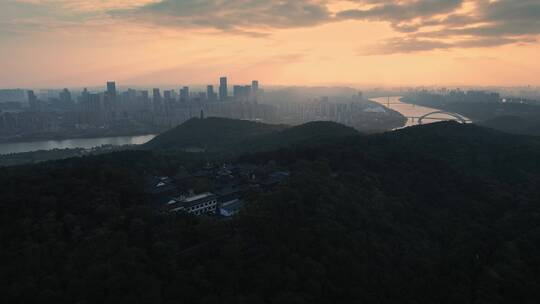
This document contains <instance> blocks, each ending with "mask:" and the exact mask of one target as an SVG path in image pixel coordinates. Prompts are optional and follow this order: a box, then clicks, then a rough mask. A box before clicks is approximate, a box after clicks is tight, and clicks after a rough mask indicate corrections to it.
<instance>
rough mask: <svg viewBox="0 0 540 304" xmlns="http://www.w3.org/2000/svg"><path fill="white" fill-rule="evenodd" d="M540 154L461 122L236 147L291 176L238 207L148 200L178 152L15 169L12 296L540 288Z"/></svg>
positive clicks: (6, 194)
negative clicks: (225, 215) (167, 205)
mask: <svg viewBox="0 0 540 304" xmlns="http://www.w3.org/2000/svg"><path fill="white" fill-rule="evenodd" d="M184 156H185V155H184ZM539 159H540V146H539V140H538V139H537V138H535V137H512V136H510V135H506V134H502V133H498V132H495V131H492V130H488V129H484V128H480V127H477V126H470V125H469V126H463V125H458V124H456V123H440V124H433V125H427V126H422V127H417V128H409V129H405V130H402V131H398V132H391V133H387V134H381V135H373V136H360V135H357V136H352V137H342V138H341V139H339V140H334V141H327V142H326V144H323V145H317V146H312V145H310V146H296V147H294V148H282V149H280V150H273V151H269V152H264V153H253V154H249V155H244V156H242V157H241V158H240V160H241V161H244V162H251V163H258V164H264V163H268V162H270V161H272V162H276V163H278V164H280V165H281V166H284V167H287V168H288V169H289V170H290V172H291V178H290V180H289V182H288V183H287V184H285V185H283V186H281V187H280V188H278V189H276V190H274V191H271V192H268V193H260V194H256V195H254V196H253V197H251V199H250V204H248V205H247V207H246V209H245V210H243V212H242V213H241V214H240V215H239V216H238V217H236V218H235V219H233V220H231V221H223V220H216V219H213V218H204V217H192V216H188V215H183V214H176V215H169V214H167V215H165V214H162V213H160V212H157V211H156V209H155V206H153V205H152V204H150V203H149V202H148V201H147V200H146V198H145V196H144V195H143V193H142V190H141V189H142V187H141V183H142V179H143V177H144V176H145V175H147V174H150V173H151V172H163V171H167V170H170V168H171V167H176V166H178V165H179V164H181V163H182V156H178V157H173V156H171V154H168V155H167V156H163V155H161V154H159V153H153V152H144V151H138V152H118V153H113V154H108V155H101V156H93V157H86V158H81V159H70V160H63V161H57V162H47V163H43V164H39V165H33V166H25V167H13V168H5V169H2V170H3V172H2V174H1V175H0V186H1V189H2V191H1V192H0V241H1V246H2V250H1V251H0V260H1V261H2V262H1V265H0V298H1V299H2V302H4V303H36V302H39V303H41V302H54V303H127V302H129V303H344V302H346V303H349V302H352V303H509V302H519V303H536V302H537V300H538V299H539V298H540V205H539V202H540V193H539V192H538V189H539V188H540V187H539V186H540V164H539V162H538V160H539ZM192 161H193V160H190V162H192Z"/></svg>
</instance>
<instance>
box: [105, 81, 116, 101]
mask: <svg viewBox="0 0 540 304" xmlns="http://www.w3.org/2000/svg"><path fill="white" fill-rule="evenodd" d="M107 94H108V95H109V97H111V98H116V83H115V82H114V81H108V82H107Z"/></svg>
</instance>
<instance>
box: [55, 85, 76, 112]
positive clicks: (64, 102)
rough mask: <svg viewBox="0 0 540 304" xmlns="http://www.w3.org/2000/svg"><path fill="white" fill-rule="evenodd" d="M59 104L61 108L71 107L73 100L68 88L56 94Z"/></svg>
mask: <svg viewBox="0 0 540 304" xmlns="http://www.w3.org/2000/svg"><path fill="white" fill-rule="evenodd" d="M58 97H59V99H60V104H61V106H62V107H63V108H71V107H73V100H72V99H71V92H70V91H69V90H68V89H63V90H62V92H60V94H59V95H58Z"/></svg>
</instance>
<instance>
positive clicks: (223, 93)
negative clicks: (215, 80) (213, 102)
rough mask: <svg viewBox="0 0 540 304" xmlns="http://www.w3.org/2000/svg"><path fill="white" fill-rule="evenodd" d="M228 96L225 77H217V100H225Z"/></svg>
mask: <svg viewBox="0 0 540 304" xmlns="http://www.w3.org/2000/svg"><path fill="white" fill-rule="evenodd" d="M228 98H229V89H228V87H227V77H221V78H220V79H219V100H221V101H226V100H227V99H228Z"/></svg>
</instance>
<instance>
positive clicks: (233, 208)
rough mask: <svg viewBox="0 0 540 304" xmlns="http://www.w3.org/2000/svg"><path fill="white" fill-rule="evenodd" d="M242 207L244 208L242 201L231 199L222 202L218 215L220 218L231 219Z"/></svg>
mask: <svg viewBox="0 0 540 304" xmlns="http://www.w3.org/2000/svg"><path fill="white" fill-rule="evenodd" d="M242 207H244V201H243V200H240V199H233V200H230V201H227V202H223V203H221V206H220V207H219V214H220V215H222V216H226V217H231V216H234V215H236V214H238V213H239V212H240V210H241V209H242Z"/></svg>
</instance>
